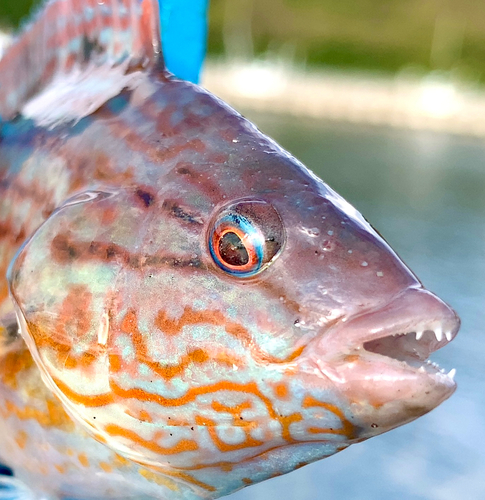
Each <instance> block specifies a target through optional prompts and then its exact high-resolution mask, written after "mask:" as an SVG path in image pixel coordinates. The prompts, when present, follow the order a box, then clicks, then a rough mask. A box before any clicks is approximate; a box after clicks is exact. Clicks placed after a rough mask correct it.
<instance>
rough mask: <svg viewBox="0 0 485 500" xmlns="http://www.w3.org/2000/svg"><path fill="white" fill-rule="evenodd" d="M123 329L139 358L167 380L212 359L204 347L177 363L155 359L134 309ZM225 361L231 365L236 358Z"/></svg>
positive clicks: (126, 318) (123, 322)
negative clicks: (194, 365)
mask: <svg viewBox="0 0 485 500" xmlns="http://www.w3.org/2000/svg"><path fill="white" fill-rule="evenodd" d="M121 329H122V330H123V331H125V332H126V333H129V334H130V335H131V337H132V341H133V344H134V346H135V349H136V357H137V360H138V361H141V362H143V363H145V364H146V365H147V366H148V367H149V368H150V369H151V370H153V371H154V372H155V373H157V374H158V375H160V376H161V377H163V378H164V379H166V380H170V379H172V378H173V377H176V376H177V375H180V374H181V373H183V372H184V371H185V370H186V369H187V367H188V366H189V365H190V364H204V363H205V362H206V361H208V360H209V359H210V356H209V354H208V353H207V352H206V351H204V350H203V349H193V350H191V351H189V352H188V353H187V354H186V355H185V356H182V357H181V360H180V361H179V363H178V364H177V365H167V364H162V363H158V362H156V361H153V360H152V359H151V357H150V355H149V353H148V349H147V346H146V344H145V342H144V340H143V336H142V334H141V333H140V331H139V329H138V319H137V315H136V312H135V311H133V310H130V311H128V312H127V313H126V315H125V317H124V318H123V321H122V322H121ZM216 359H217V358H216ZM223 362H225V363H228V364H230V365H232V364H235V360H230V359H225V358H223Z"/></svg>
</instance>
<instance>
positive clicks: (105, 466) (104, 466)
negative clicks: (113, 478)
mask: <svg viewBox="0 0 485 500" xmlns="http://www.w3.org/2000/svg"><path fill="white" fill-rule="evenodd" d="M99 466H100V467H101V469H103V470H104V472H108V473H109V472H113V467H112V466H111V465H110V464H108V463H107V462H100V463H99Z"/></svg>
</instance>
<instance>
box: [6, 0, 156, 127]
mask: <svg viewBox="0 0 485 500" xmlns="http://www.w3.org/2000/svg"><path fill="white" fill-rule="evenodd" d="M159 26H160V23H159V5H158V0H102V1H100V0H50V1H48V2H47V4H46V5H45V6H44V8H43V9H41V11H40V12H39V13H38V15H37V16H35V18H34V20H33V21H32V22H31V23H30V24H28V25H27V26H26V28H25V29H24V30H22V32H21V34H20V35H19V37H18V38H17V39H16V40H15V41H14V43H13V44H12V45H11V46H10V47H9V48H8V49H7V50H6V52H5V54H4V56H3V58H2V59H1V60H0V117H1V118H2V119H10V118H12V117H13V116H15V115H16V114H17V113H19V112H22V111H23V108H24V106H25V105H26V103H27V102H28V101H29V100H31V99H32V98H33V97H35V96H37V95H40V94H41V93H42V92H45V91H46V89H47V88H48V87H49V86H52V84H53V82H55V81H56V80H62V78H65V79H66V78H67V79H68V80H69V79H70V81H69V85H70V86H71V87H73V81H72V75H73V74H77V75H78V78H79V77H80V75H82V74H83V72H85V71H87V68H89V71H90V72H91V74H93V72H94V73H96V71H95V70H96V68H102V69H103V72H104V73H103V75H105V74H106V73H107V70H110V69H111V68H116V71H115V73H116V78H118V79H119V78H120V75H119V72H120V71H121V72H122V74H128V73H129V72H130V71H131V72H132V71H133V70H134V69H138V70H148V69H152V68H154V67H158V68H160V70H162V69H163V60H162V52H161V38H160V28H159ZM100 76H101V75H100V74H98V79H99V77H100ZM74 83H75V82H74ZM91 87H93V85H91ZM120 90H121V89H120ZM56 92H58V89H56ZM101 92H102V90H101ZM51 94H52V92H51ZM61 95H62V92H61ZM51 97H52V96H51ZM63 97H64V98H66V97H69V96H66V95H64V96H63ZM109 97H112V96H111V95H110V96H108V98H109ZM47 100H48V99H47ZM98 101H99V99H98Z"/></svg>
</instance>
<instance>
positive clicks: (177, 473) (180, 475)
mask: <svg viewBox="0 0 485 500" xmlns="http://www.w3.org/2000/svg"><path fill="white" fill-rule="evenodd" d="M133 461H134V462H136V460H133ZM137 463H140V462H137ZM141 465H143V466H144V467H147V468H149V469H151V470H154V471H157V472H161V473H162V474H163V475H166V476H171V477H176V478H178V479H181V480H182V481H186V482H188V483H191V484H193V485H195V486H199V487H200V488H202V489H204V490H206V491H216V488H214V486H212V485H210V484H207V483H203V482H202V481H199V480H198V479H196V478H195V477H192V476H191V475H190V474H186V473H184V472H180V471H174V470H171V469H166V468H161V467H157V466H156V465H147V464H141Z"/></svg>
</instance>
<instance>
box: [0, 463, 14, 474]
mask: <svg viewBox="0 0 485 500" xmlns="http://www.w3.org/2000/svg"><path fill="white" fill-rule="evenodd" d="M0 476H13V472H12V469H10V467H7V466H6V465H3V464H0Z"/></svg>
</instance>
